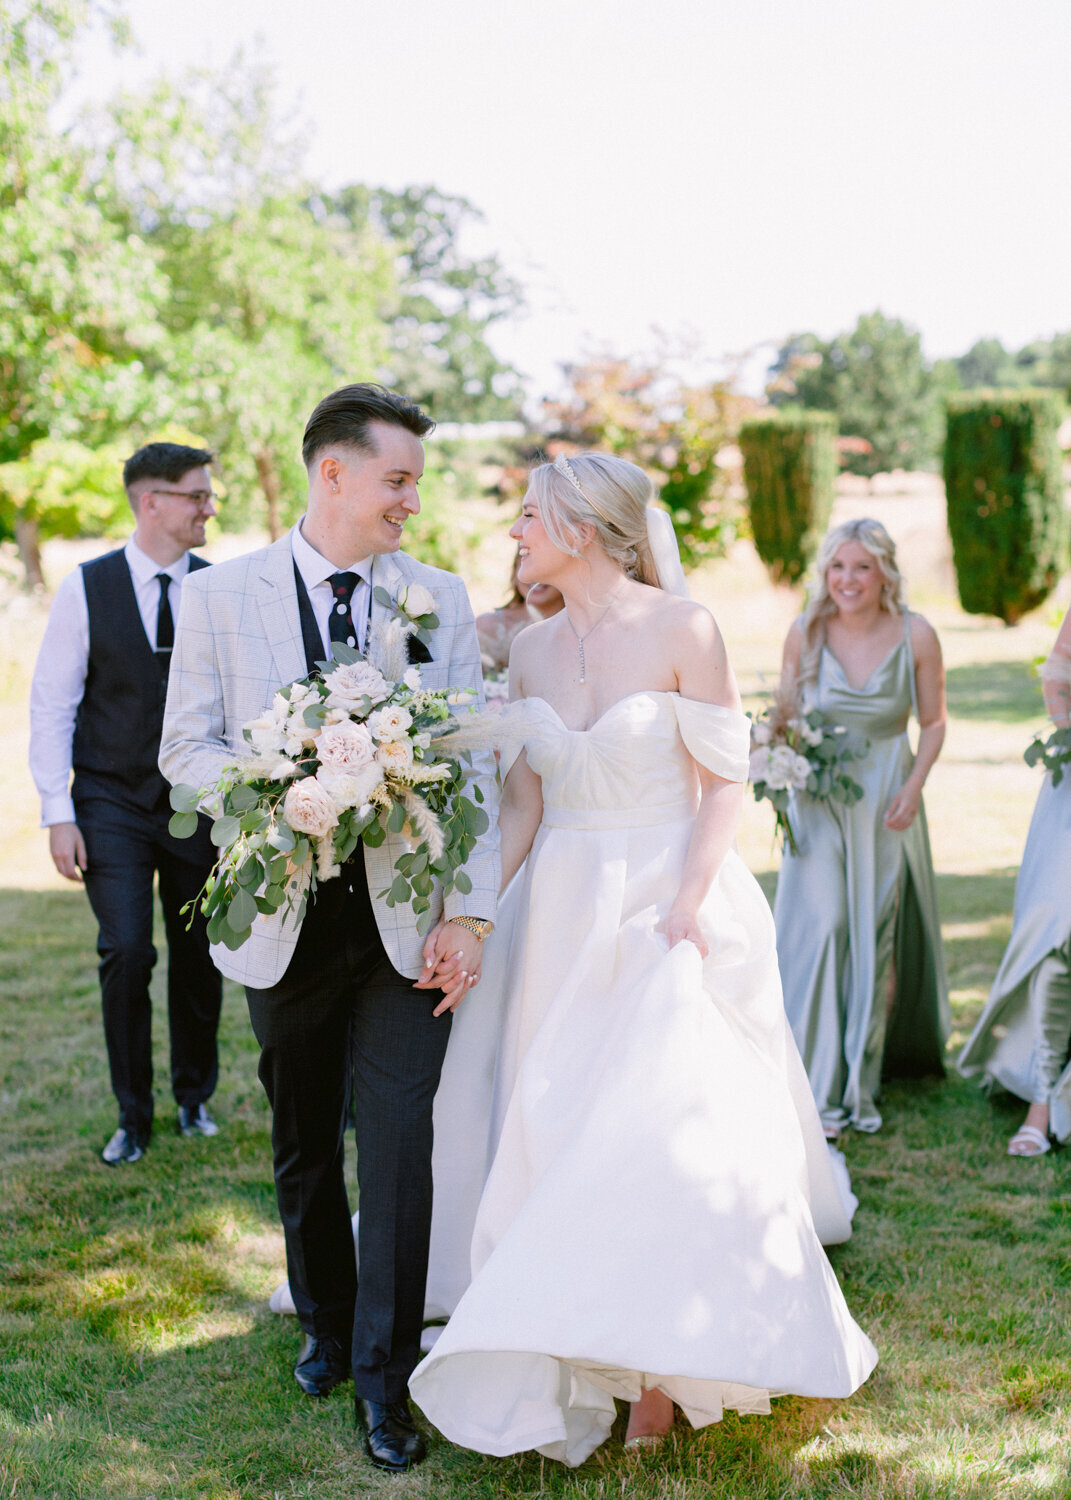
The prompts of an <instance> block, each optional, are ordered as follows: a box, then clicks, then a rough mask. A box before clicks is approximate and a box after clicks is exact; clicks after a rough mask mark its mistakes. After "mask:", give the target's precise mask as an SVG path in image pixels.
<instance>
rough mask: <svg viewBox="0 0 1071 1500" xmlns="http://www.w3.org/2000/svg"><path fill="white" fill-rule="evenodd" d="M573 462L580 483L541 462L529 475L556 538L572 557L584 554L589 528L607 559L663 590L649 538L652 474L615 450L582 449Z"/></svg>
mask: <svg viewBox="0 0 1071 1500" xmlns="http://www.w3.org/2000/svg"><path fill="white" fill-rule="evenodd" d="M559 462H560V461H559ZM567 463H568V469H569V470H571V471H572V473H573V474H574V475H575V476H576V484H574V483H573V481H572V480H571V479H570V478H569V474H568V472H567V471H564V472H563V470H564V464H563V465H562V466H561V467H559V466H557V465H555V464H552V463H549V464H540V465H539V466H538V468H535V469H533V470H532V472H531V474H530V475H529V476H528V488H529V492H530V494H531V495H532V497H533V499H534V500H535V502H536V505H537V506H538V507H539V517H540V520H541V521H542V522H543V526H544V529H545V530H546V533H547V535H548V536H549V537H550V539H551V541H552V542H553V543H554V545H555V546H556V547H557V548H559V550H560V551H562V552H567V553H568V554H569V556H570V557H580V556H581V555H582V554H581V551H580V547H579V545H578V544H579V542H580V528H581V527H583V526H589V527H590V528H591V529H592V531H593V532H594V534H595V541H596V542H597V543H598V545H599V546H600V547H601V548H602V550H603V551H604V552H605V553H606V555H607V557H609V558H610V559H611V560H612V561H613V562H615V563H617V564H618V566H619V567H621V568H622V569H624V571H625V573H626V574H627V576H628V577H629V578H635V579H637V580H638V581H639V582H640V583H649V584H652V585H653V586H654V587H655V588H657V587H658V573H657V570H656V568H655V565H654V559H653V558H652V556H651V547H650V543H649V542H648V540H647V506H648V505H649V504H650V501H651V499H652V498H653V493H654V492H653V489H652V486H651V481H650V480H649V479H648V477H647V475H646V474H645V473H644V472H643V470H642V469H641V468H639V467H638V466H637V465H636V464H630V463H629V462H628V460H627V459H624V458H616V457H615V456H614V455H613V454H611V453H578V454H576V455H575V456H574V457H570V458H569V459H568V460H567ZM578 486H579V488H578Z"/></svg>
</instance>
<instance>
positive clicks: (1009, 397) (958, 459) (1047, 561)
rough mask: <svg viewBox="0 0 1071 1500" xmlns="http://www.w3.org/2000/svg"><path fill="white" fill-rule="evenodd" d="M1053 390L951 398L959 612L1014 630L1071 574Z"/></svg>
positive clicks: (1057, 401)
mask: <svg viewBox="0 0 1071 1500" xmlns="http://www.w3.org/2000/svg"><path fill="white" fill-rule="evenodd" d="M1062 416H1063V402H1062V399H1061V397H1060V396H1059V394H1058V393H1057V392H1055V391H1052V390H1032V389H1029V388H1026V389H1024V388H1020V389H1018V390H1005V391H993V390H989V391H964V392H961V393H959V394H956V395H953V396H950V397H949V398H948V425H947V430H946V435H945V456H944V475H945V494H946V496H947V500H948V529H949V531H950V533H951V535H952V551H953V557H954V560H955V567H956V582H957V585H958V588H959V597H960V603H961V604H962V605H963V608H964V609H965V610H967V611H968V613H970V614H975V615H996V617H997V618H998V619H1000V620H1003V621H1004V622H1005V623H1006V624H1008V625H1014V624H1015V622H1016V620H1018V619H1019V618H1020V617H1021V616H1022V615H1024V614H1026V612H1027V611H1028V610H1031V609H1034V608H1035V607H1036V606H1037V605H1039V604H1041V603H1042V602H1043V601H1044V600H1045V599H1046V598H1047V597H1048V595H1049V594H1050V593H1051V591H1052V589H1053V587H1054V586H1055V584H1056V582H1057V580H1058V579H1059V577H1060V575H1061V574H1062V573H1063V571H1064V570H1065V569H1066V568H1067V566H1068V562H1069V557H1068V532H1069V526H1068V514H1067V509H1066V506H1065V504H1064V478H1063V455H1062V453H1061V452H1060V447H1059V444H1058V441H1057V430H1058V428H1059V426H1060V421H1061V418H1062Z"/></svg>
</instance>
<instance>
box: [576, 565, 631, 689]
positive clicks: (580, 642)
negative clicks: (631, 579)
mask: <svg viewBox="0 0 1071 1500" xmlns="http://www.w3.org/2000/svg"><path fill="white" fill-rule="evenodd" d="M624 587H625V580H624V579H622V580H621V582H620V583H619V584H618V585H617V588H616V589H614V591H613V594H612V595H611V596H610V602H609V603H608V604H607V606H606V608H605V609H604V610H603V612H602V614H601V615H600V616H599V618H598V619H597V620H596V621H595V623H594V625H591V626H589V627H588V629H587V630H585V631H584V634H583V635H581V634H580V632H579V630H577V628H576V626H575V625H574V624H573V622H572V620H570V619H569V611H568V610H566V611H565V618H566V619H567V620H568V621H569V629H570V630H571V631H572V632H573V634H574V635H575V636H576V649H577V653H578V654H579V657H580V681H581V682H583V681H584V680H585V678H584V672H585V663H584V642H585V641H586V640H587V638H588V636H589V635H591V634H592V633H593V632H594V631H596V630H598V628H599V626H600V625H601V624H602V622H603V621H604V620H605V619H606V616H607V615H608V614H609V613H610V611H611V609H612V608H613V607H614V604H615V603H616V602H617V596H618V594H619V593H620V592H621V590H622V589H623V588H624Z"/></svg>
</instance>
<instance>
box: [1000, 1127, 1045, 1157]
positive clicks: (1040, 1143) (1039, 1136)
mask: <svg viewBox="0 0 1071 1500" xmlns="http://www.w3.org/2000/svg"><path fill="white" fill-rule="evenodd" d="M1017 1142H1018V1143H1019V1144H1021V1145H1022V1146H1023V1147H1025V1148H1026V1149H1025V1150H1022V1151H1017V1150H1016V1149H1015V1148H1016V1143H1017ZM1051 1150H1052V1143H1051V1142H1050V1140H1049V1138H1048V1136H1047V1135H1046V1134H1045V1132H1044V1131H1043V1130H1039V1129H1038V1128H1037V1126H1036V1125H1020V1126H1019V1129H1018V1130H1017V1131H1016V1132H1015V1134H1014V1135H1013V1136H1012V1138H1011V1140H1010V1141H1009V1142H1008V1155H1009V1156H1044V1155H1045V1153H1046V1151H1051Z"/></svg>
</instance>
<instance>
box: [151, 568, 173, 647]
mask: <svg viewBox="0 0 1071 1500" xmlns="http://www.w3.org/2000/svg"><path fill="white" fill-rule="evenodd" d="M156 581H157V583H159V585H160V604H159V607H158V608H157V611H156V649H157V651H170V650H171V648H172V647H173V646H174V644H175V622H174V620H173V619H172V617H171V605H170V602H169V601H168V597H167V591H168V588H169V587H170V585H171V578H170V576H169V575H168V574H167V573H157V575H156Z"/></svg>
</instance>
